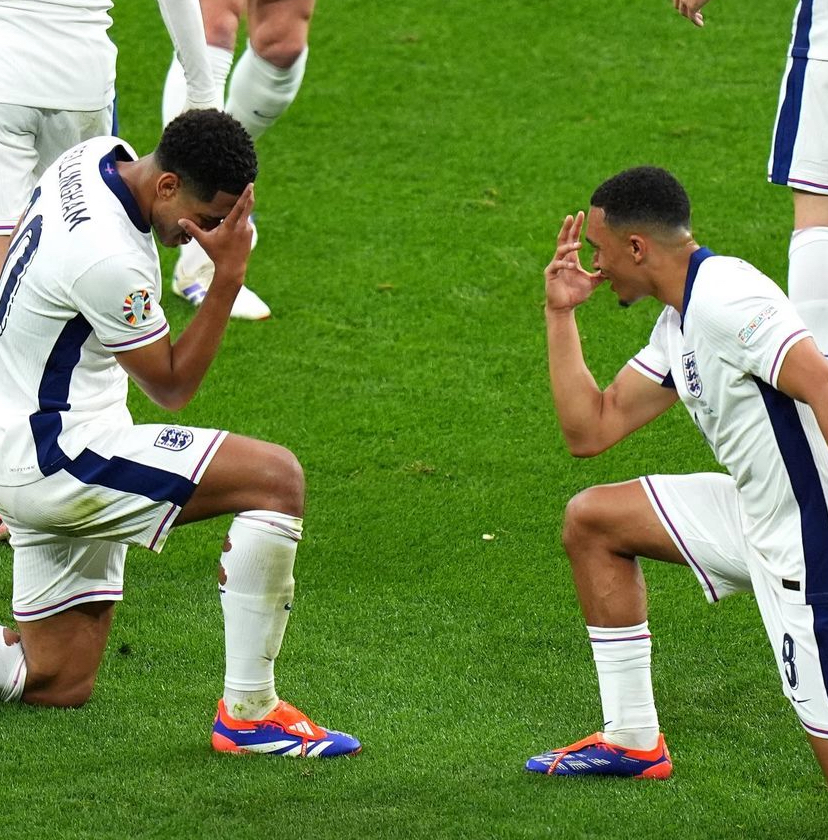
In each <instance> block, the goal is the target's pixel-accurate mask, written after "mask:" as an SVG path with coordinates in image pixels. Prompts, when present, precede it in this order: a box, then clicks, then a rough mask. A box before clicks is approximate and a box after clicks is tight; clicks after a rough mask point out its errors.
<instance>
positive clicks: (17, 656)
mask: <svg viewBox="0 0 828 840" xmlns="http://www.w3.org/2000/svg"><path fill="white" fill-rule="evenodd" d="M5 629H6V628H5V627H2V626H0V703H15V702H17V701H19V700H20V698H21V697H22V696H23V686H24V685H25V684H26V658H25V657H24V656H23V645H21V644H20V642H14V643H13V644H11V645H10V644H7V643H6V639H5V636H4V633H3V631H4V630H5Z"/></svg>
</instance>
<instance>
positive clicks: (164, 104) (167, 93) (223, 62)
mask: <svg viewBox="0 0 828 840" xmlns="http://www.w3.org/2000/svg"><path fill="white" fill-rule="evenodd" d="M207 59H208V61H209V62H210V67H211V68H212V70H213V83H214V84H215V86H216V99H217V100H218V101H217V102H216V104H217V105H219V104H220V103H223V102H224V87H225V85H226V84H227V76H228V75H229V74H230V67H231V66H232V64H233V53H232V52H231V51H230V50H225V49H224V48H222V47H214V46H211V45H210V44H207ZM186 101H187V80H186V79H185V78H184V68H183V67H182V66H181V62H180V61H179V60H178V58H177V56H176V55H175V53H173V58H172V62H171V63H170V69H169V70H168V71H167V78H166V80H165V82H164V94H163V97H162V99H161V118H162V119H163V121H164V125H166V124H167V123H168V122H171V121H172V120H174V119H175V118H176V117H177V116H178V115H179V114H180V113H181V111H182V110H183V108H184V103H185V102H186Z"/></svg>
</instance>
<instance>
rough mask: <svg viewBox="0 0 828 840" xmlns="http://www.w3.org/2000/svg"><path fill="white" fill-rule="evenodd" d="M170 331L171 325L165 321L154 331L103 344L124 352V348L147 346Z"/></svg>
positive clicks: (132, 348) (112, 349)
mask: <svg viewBox="0 0 828 840" xmlns="http://www.w3.org/2000/svg"><path fill="white" fill-rule="evenodd" d="M169 331H170V325H169V324H168V323H167V322H166V321H164V323H163V324H162V325H161V326H160V327H158V328H156V329H154V330H152V332H148V333H144V334H142V335H136V336H133V337H132V338H129V339H125V340H123V341H115V342H111V343H110V342H103V341H102V342H101V344H102V345H103V346H104V347H106V349H107V350H110V351H112V352H113V353H122V352H123V351H124V350H135V349H136V348H138V347H145V346H146V345H147V344H152V343H153V342H155V341H158V339H159V338H163V337H164V336H165V335H167V333H169Z"/></svg>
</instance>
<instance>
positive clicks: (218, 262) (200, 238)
mask: <svg viewBox="0 0 828 840" xmlns="http://www.w3.org/2000/svg"><path fill="white" fill-rule="evenodd" d="M252 212H253V184H248V185H247V186H246V187H245V188H244V191H243V192H242V194H241V195H240V196H239V197H238V199H237V200H236V203H235V204H234V205H233V208H232V209H231V210H230V212H229V213H228V214H227V215H226V216H225V217H224V219H223V220H222V222H221V224H220V225H216V227H214V228H212V230H204V229H203V228H200V227H199V226H198V225H197V224H195V223H194V222H193V221H191V220H190V219H180V220H179V222H178V223H179V225H181V227H182V228H183V229H184V231H185V232H186V233H187V235H188V236H190V237H192V238H193V239H195V240H196V242H198V244H199V245H201V247H202V248H204V250H205V251H206V253H207V256H208V257H210V259H211V260H212V261H213V263H214V264H215V266H216V276H220V275H221V276H226V275H227V276H231V277H233V278H236V279H238V278H242V279H243V278H244V273H245V270H246V269H247V259H248V257H249V256H250V246H251V244H252V242H253V228H252V226H251V224H250V214H251V213H252Z"/></svg>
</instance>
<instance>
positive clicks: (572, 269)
mask: <svg viewBox="0 0 828 840" xmlns="http://www.w3.org/2000/svg"><path fill="white" fill-rule="evenodd" d="M583 225H584V212H583V210H579V211H578V213H577V215H575V216H567V217H566V218H565V219H564V221H563V224H562V225H561V229H560V231H559V232H558V247H557V248H556V249H555V256H554V257H553V258H552V262H551V263H549V265H548V266H546V270H545V271H544V273H543V275H544V277H545V278H546V308H547V309H549V310H553V311H555V310H558V311H560V310H569V309H574V308H575V307H576V306H578V305H579V304H581V303H583V302H584V301H585V300H587V298H589V296H590V295H591V294H592V292H593V291H594V289H595V287H596V286H598V284H599V283H601V272H600V271H595V272H592V273H590V272H589V271H586V270H584V268H583V267H582V266H581V260H580V257H579V256H578V251H580V249H581V247H582V243H581V228H582V227H583Z"/></svg>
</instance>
